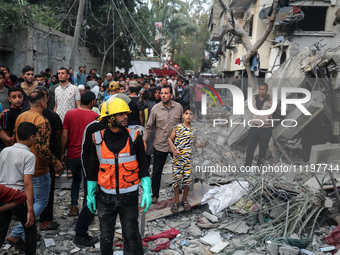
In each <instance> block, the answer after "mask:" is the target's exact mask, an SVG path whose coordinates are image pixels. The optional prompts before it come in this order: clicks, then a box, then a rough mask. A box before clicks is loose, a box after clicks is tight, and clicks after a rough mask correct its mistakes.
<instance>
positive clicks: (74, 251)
mask: <svg viewBox="0 0 340 255" xmlns="http://www.w3.org/2000/svg"><path fill="white" fill-rule="evenodd" d="M80 250H81V249H80V248H79V247H76V248H74V249H73V250H71V251H70V253H71V254H74V253H77V252H78V251H80Z"/></svg>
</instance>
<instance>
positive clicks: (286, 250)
mask: <svg viewBox="0 0 340 255" xmlns="http://www.w3.org/2000/svg"><path fill="white" fill-rule="evenodd" d="M279 252H280V255H298V254H299V252H300V250H299V248H297V247H293V246H289V245H283V246H280V248H279Z"/></svg>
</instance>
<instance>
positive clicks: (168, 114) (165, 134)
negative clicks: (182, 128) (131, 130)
mask: <svg viewBox="0 0 340 255" xmlns="http://www.w3.org/2000/svg"><path fill="white" fill-rule="evenodd" d="M172 97H173V90H172V86H171V85H168V84H165V85H164V86H163V87H162V89H161V100H162V102H159V103H158V104H156V105H155V106H154V107H153V108H152V110H151V113H150V117H149V119H148V122H147V124H146V127H145V130H144V135H143V140H144V146H145V148H146V141H147V140H148V137H149V135H150V133H151V130H152V127H153V126H155V127H156V129H155V140H154V144H153V145H154V147H155V150H154V164H153V172H152V202H153V203H157V201H158V197H159V189H160V184H161V177H162V172H163V167H164V164H165V161H166V158H167V156H168V154H169V153H170V154H171V156H172V153H171V149H170V147H169V142H168V139H169V137H170V135H171V132H172V130H173V128H174V127H175V126H176V125H177V124H179V123H180V122H181V117H182V114H183V107H182V106H181V105H180V104H179V103H177V102H175V101H173V100H172Z"/></svg>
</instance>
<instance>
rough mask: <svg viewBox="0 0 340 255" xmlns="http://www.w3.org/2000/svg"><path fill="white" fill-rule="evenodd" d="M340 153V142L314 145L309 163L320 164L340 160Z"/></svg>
mask: <svg viewBox="0 0 340 255" xmlns="http://www.w3.org/2000/svg"><path fill="white" fill-rule="evenodd" d="M339 155H340V143H333V144H330V143H326V144H319V145H313V146H312V149H311V152H310V158H309V163H310V164H320V163H326V164H329V163H332V162H335V161H339Z"/></svg>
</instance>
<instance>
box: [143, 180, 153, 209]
mask: <svg viewBox="0 0 340 255" xmlns="http://www.w3.org/2000/svg"><path fill="white" fill-rule="evenodd" d="M141 183H142V188H143V197H142V203H141V207H144V205H145V203H146V205H145V209H144V212H146V211H147V210H148V209H149V207H150V205H151V202H152V197H151V180H150V177H149V176H147V177H143V178H142V179H141Z"/></svg>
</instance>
